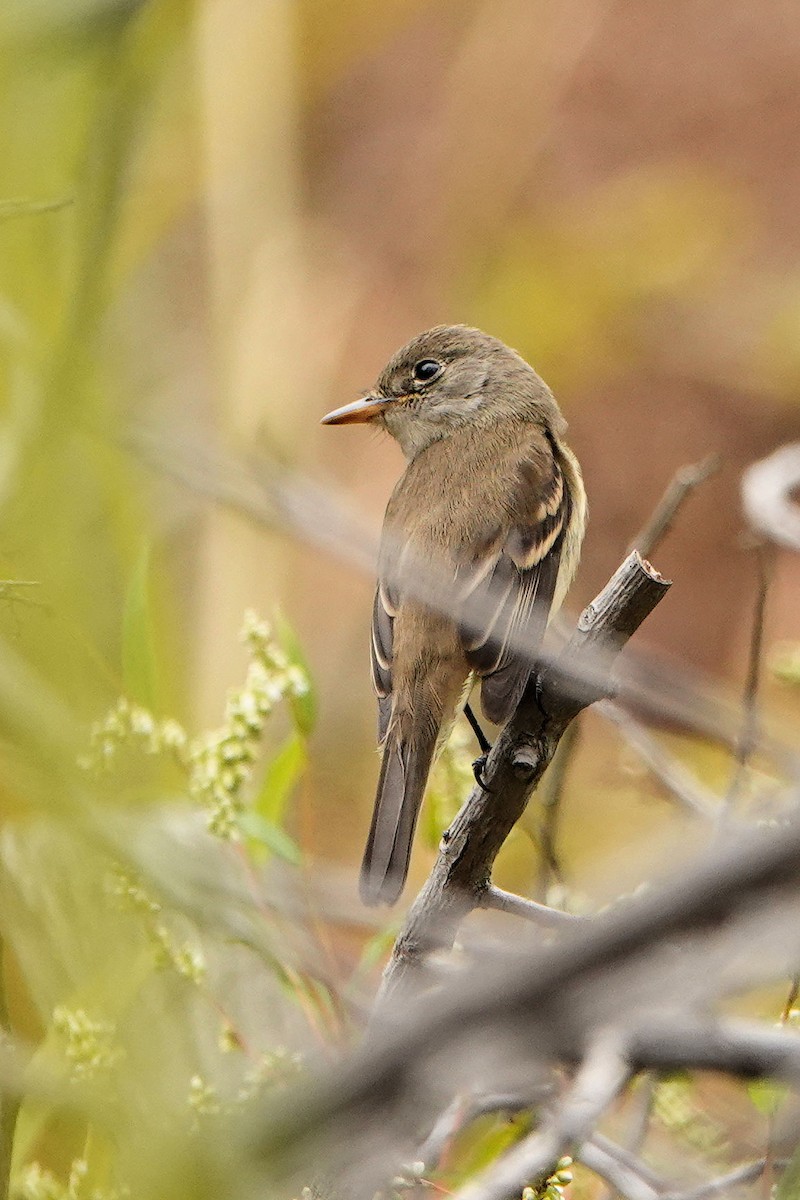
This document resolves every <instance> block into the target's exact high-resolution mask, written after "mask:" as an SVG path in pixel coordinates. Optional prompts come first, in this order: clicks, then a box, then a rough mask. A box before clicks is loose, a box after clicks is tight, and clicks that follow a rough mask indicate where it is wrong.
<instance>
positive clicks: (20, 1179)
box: [11, 1158, 131, 1200]
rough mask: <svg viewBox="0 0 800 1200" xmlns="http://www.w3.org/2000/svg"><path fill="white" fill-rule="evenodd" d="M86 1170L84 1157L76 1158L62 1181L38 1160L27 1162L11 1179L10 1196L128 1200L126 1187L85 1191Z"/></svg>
mask: <svg viewBox="0 0 800 1200" xmlns="http://www.w3.org/2000/svg"><path fill="white" fill-rule="evenodd" d="M88 1171H89V1166H88V1163H87V1162H86V1159H84V1158H76V1159H74V1160H73V1162H72V1166H71V1167H70V1172H69V1179H68V1180H67V1182H66V1183H61V1181H60V1180H58V1179H56V1177H55V1175H53V1174H52V1172H51V1171H48V1170H46V1169H45V1168H44V1167H42V1166H41V1165H40V1164H39V1163H38V1162H34V1163H30V1164H29V1165H28V1166H27V1167H24V1168H23V1169H22V1170H21V1171H20V1172H19V1174H18V1176H17V1177H16V1179H15V1180H14V1186H13V1187H12V1189H11V1195H12V1198H13V1200H129V1198H130V1194H131V1193H130V1189H129V1188H127V1187H123V1188H98V1187H92V1188H89V1189H88V1190H87V1188H86V1186H85V1183H86V1176H87V1174H88Z"/></svg>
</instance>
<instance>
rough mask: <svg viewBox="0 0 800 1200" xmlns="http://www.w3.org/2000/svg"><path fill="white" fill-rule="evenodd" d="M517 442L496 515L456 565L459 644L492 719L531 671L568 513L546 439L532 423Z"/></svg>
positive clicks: (510, 706) (505, 714)
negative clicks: (460, 586) (467, 557)
mask: <svg viewBox="0 0 800 1200" xmlns="http://www.w3.org/2000/svg"><path fill="white" fill-rule="evenodd" d="M522 450H523V453H522V456H521V458H520V459H519V465H518V468H517V471H516V479H515V482H514V486H513V487H512V489H511V491H510V494H509V495H508V496H507V497H506V498H505V513H504V515H503V519H502V521H501V522H499V523H498V526H497V527H496V528H495V529H494V530H491V531H488V532H487V536H486V537H485V538H482V539H481V548H480V549H479V550H478V551H477V552H476V554H475V555H474V556H473V557H472V559H471V561H470V562H469V563H468V564H464V566H463V567H460V568H459V580H460V581H461V580H463V583H464V593H463V595H464V600H463V606H462V608H461V612H460V616H459V629H460V633H461V639H462V645H463V647H464V653H465V656H466V659H467V662H468V663H469V665H470V666H471V667H472V669H473V670H474V671H476V672H477V674H478V675H479V676H480V677H481V679H482V683H481V706H482V708H483V711H484V713H485V714H486V716H487V717H488V718H489V720H490V721H494V722H496V723H498V724H499V723H501V722H503V721H506V720H508V718H509V717H510V716H511V715H512V713H513V712H514V709H515V708H516V706H517V704H518V703H519V701H520V698H521V696H522V693H523V691H524V689H525V685H526V684H527V682H528V679H529V678H530V674H531V668H532V666H533V661H534V657H535V655H536V652H537V650H538V648H539V643H540V642H541V639H542V636H543V635H544V631H545V627H546V625H547V620H548V616H549V613H550V608H551V605H552V602H553V595H554V593H555V590H556V581H557V579H558V571H559V564H560V560H561V549H562V546H563V542H564V534H565V531H566V529H567V527H568V525H569V520H570V513H571V497H570V494H569V488H568V485H567V481H566V480H565V478H564V474H563V472H562V470H561V466H560V465H559V462H558V458H557V456H556V452H555V449H554V446H553V444H552V442H551V441H550V439H549V438H547V437H546V436H545V435H544V434H542V433H541V432H539V431H538V430H536V431H533V432H532V433H531V435H530V439H529V442H528V444H527V445H526V446H524V447H523V448H522ZM521 646H522V647H524V653H520V647H521Z"/></svg>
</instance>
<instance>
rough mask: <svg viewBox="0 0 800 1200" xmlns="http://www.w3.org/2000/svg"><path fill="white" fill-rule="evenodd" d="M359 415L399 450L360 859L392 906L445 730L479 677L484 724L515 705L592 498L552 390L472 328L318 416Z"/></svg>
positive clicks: (371, 893)
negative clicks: (371, 791)
mask: <svg viewBox="0 0 800 1200" xmlns="http://www.w3.org/2000/svg"><path fill="white" fill-rule="evenodd" d="M364 421H370V422H373V423H374V424H376V425H378V426H381V427H382V428H384V429H386V430H388V432H389V433H390V434H391V435H392V436H393V437H395V438H396V439H397V441H398V442H399V443H400V446H401V448H402V450H403V452H404V454H405V456H406V458H407V459H408V466H407V467H406V470H405V473H404V474H403V476H402V478H401V479H400V481H399V483H398V484H397V486H396V488H395V489H394V492H393V493H392V497H391V499H390V501H389V505H388V507H387V509H386V518H385V521H384V528H383V536H382V540H381V552H380V558H379V565H378V576H379V581H378V588H377V591H376V593H375V603H374V607H373V613H372V681H373V684H374V687H375V691H376V692H377V695H378V710H379V712H378V735H379V740H380V742H381V744H382V746H383V761H382V765H381V772H380V778H379V781H378V794H377V797H376V800H375V811H374V813H373V816H372V826H371V828H370V832H369V839H368V841H367V848H366V851H365V854H364V862H363V865H362V868H361V896H362V899H363V900H364V902H365V903H366V904H380V903H384V904H393V903H394V901H395V900H396V899H397V898H398V896H399V895H400V893H401V891H402V890H403V885H404V883H405V879H406V875H407V873H408V862H409V858H410V856H411V841H412V838H413V836H414V827H415V825H416V822H417V815H418V813H419V809H420V805H421V803H422V796H423V792H424V791H425V784H426V782H427V778H428V772H429V770H430V767H431V762H432V760H433V757H434V751H435V749H436V745H437V741H438V740H439V738H440V736H441V734H442V730H443V729H444V730H445V731H446V730H447V729H449V727H450V723H451V722H452V719H453V714H454V712H455V711H456V708H457V706H458V704H459V702H460V700H462V699H463V698H464V697H465V696H466V694H467V690H468V686H469V684H468V681H469V682H470V683H471V681H472V680H473V679H475V678H478V679H480V681H481V706H482V708H483V711H484V713H485V715H486V716H487V717H488V719H489V720H490V721H494V722H495V723H497V724H501V723H502V722H504V721H507V720H508V718H509V717H510V716H511V715H512V714H513V712H514V709H515V708H516V706H517V704H518V703H519V700H520V698H521V696H522V693H523V691H524V690H525V686H526V684H527V682H528V680H529V678H530V675H531V669H532V664H533V660H534V658H535V655H536V651H537V649H538V646H539V643H540V641H541V638H542V635H543V633H544V630H545V627H546V625H547V621H548V619H549V616H550V615H551V614H552V613H553V612H555V611H556V609H557V608H558V607H559V605H560V604H561V601H562V600H563V598H564V594H565V592H566V590H567V588H568V587H569V584H570V582H571V580H572V577H573V575H574V573H575V568H576V566H577V564H578V557H579V554H580V546H581V541H582V538H583V531H584V526H585V524H586V494H585V492H584V489H583V481H582V479H581V472H580V468H579V466H578V463H577V461H576V459H575V457H574V455H573V454H572V452H571V451H570V450H569V449H568V448H567V446H566V445H565V444H564V441H563V436H564V432H565V430H566V422H565V421H564V418H563V417H562V415H561V412H560V410H559V407H558V405H557V403H556V401H555V399H554V398H553V395H552V393H551V392H550V389H549V388H548V387H547V385H546V384H545V383H544V382H543V381H542V380H541V379H540V378H539V376H538V375H537V374H536V372H535V371H533V370H532V368H531V367H529V366H528V364H527V363H526V362H525V361H524V360H523V359H522V358H521V357H520V356H519V355H518V354H517V353H516V352H515V351H514V350H510V349H509V348H508V346H505V345H503V343H502V342H499V341H498V340H497V339H496V338H493V337H489V335H488V334H485V333H481V331H480V330H478V329H469V328H468V327H466V326H463V325H454V326H444V325H442V326H437V327H436V328H435V329H429V330H428V331H427V332H426V333H421V334H420V335H419V336H418V337H415V338H414V339H413V341H411V342H409V343H408V345H407V346H404V347H403V349H402V350H399V351H398V352H397V354H395V356H394V357H393V358H392V359H391V361H390V362H389V363H388V365H387V366H386V367H385V368H384V370H383V371H382V372H381V375H380V377H379V378H378V382H377V384H376V385H375V387H374V388H373V389H372V391H370V392H369V394H368V395H366V396H364V397H363V398H362V399H361V400H356V401H354V402H353V403H352V404H346V405H345V406H344V408H337V409H336V410H335V411H334V412H331V413H328V415H327V416H326V417H323V423H324V424H327V425H345V424H349V423H351V422H364ZM404 555H405V558H406V565H407V568H408V570H407V573H406V579H407V580H409V581H410V580H411V578H412V575H411V572H413V571H417V572H418V573H419V572H422V571H424V570H425V567H426V564H429V565H430V571H431V573H432V575H435V578H436V579H439V580H443V581H445V582H446V584H447V587H446V589H444V590H443V592H442V603H441V604H440V605H436V606H428V605H427V604H425V603H422V602H421V601H420V600H419V599H418V598H415V593H416V595H417V596H418V595H419V591H420V589H419V588H416V589H414V587H413V585H412V584H411V583H410V582H408V583H407V586H406V587H404V582H403V578H404V577H403V557H404ZM429 594H430V593H429Z"/></svg>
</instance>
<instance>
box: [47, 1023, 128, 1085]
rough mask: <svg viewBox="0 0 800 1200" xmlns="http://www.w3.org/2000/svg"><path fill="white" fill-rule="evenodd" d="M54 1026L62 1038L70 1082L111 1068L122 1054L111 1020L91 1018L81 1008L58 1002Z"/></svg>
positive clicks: (87, 1077)
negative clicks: (68, 1066)
mask: <svg viewBox="0 0 800 1200" xmlns="http://www.w3.org/2000/svg"><path fill="white" fill-rule="evenodd" d="M53 1029H54V1030H55V1032H56V1033H57V1034H58V1035H59V1037H60V1038H61V1040H62V1043H63V1050H64V1054H65V1056H66V1059H67V1061H68V1062H69V1064H70V1071H71V1076H72V1080H73V1082H76V1083H77V1082H79V1081H83V1080H86V1079H91V1078H93V1077H94V1076H96V1075H99V1074H102V1073H105V1072H108V1071H111V1070H113V1068H114V1067H115V1066H116V1065H117V1063H118V1062H119V1061H120V1059H121V1058H122V1057H123V1054H124V1051H123V1049H122V1047H121V1046H119V1045H117V1044H116V1040H115V1039H116V1034H117V1029H116V1026H115V1024H114V1022H113V1021H102V1020H93V1019H92V1018H91V1017H90V1016H89V1014H88V1013H87V1012H86V1011H85V1009H83V1008H74V1009H71V1008H66V1007H65V1006H64V1005H59V1007H58V1008H56V1009H55V1010H54V1011H53Z"/></svg>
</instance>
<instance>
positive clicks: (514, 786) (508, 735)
mask: <svg viewBox="0 0 800 1200" xmlns="http://www.w3.org/2000/svg"><path fill="white" fill-rule="evenodd" d="M670 586H671V584H670V582H669V580H666V579H663V578H662V576H661V575H659V573H658V572H657V571H656V570H655V569H654V568H653V567H652V566H651V565H650V564H649V563H648V562H646V561H645V560H644V559H643V558H642V557H641V556H640V555H639V554H638V552H637V551H635V550H634V551H633V552H632V553H631V554H629V555H628V557H627V558H626V559H625V561H624V562H623V563H622V565H621V566H620V567H619V569H618V570H617V571H616V572H615V574H614V575H613V576H612V578H611V579H610V580H609V582H608V583H607V584H606V586H605V587H604V588H603V590H602V591H601V592H600V594H599V595H598V596H597V597H596V598H595V599H594V600H593V601H592V603H591V604H589V605H588V607H587V608H586V609H584V611H583V613H582V614H581V616H580V619H579V621H578V624H577V627H576V629H575V631H574V633H573V635H572V637H571V638H570V640H569V642H568V643H567V645H566V647H565V648H564V650H563V651H562V653H561V654H560V655H559V657H558V658H557V659H556V660H555V662H553V663H552V664H549V665H548V666H546V667H545V668H544V669H543V670H542V671H541V672H540V673H539V674H538V675H536V676H535V677H534V680H533V681H532V684H531V685H530V686H529V688H528V690H527V691H526V693H525V695H524V696H523V698H522V700H521V702H520V704H519V706H518V708H517V711H516V712H515V714H514V716H513V717H512V718H511V720H510V721H509V722H508V724H507V725H506V726H505V728H504V729H503V731H502V733H501V734H500V736H499V738H498V739H497V741H496V742H495V745H494V747H493V749H492V751H491V753H490V755H489V758H488V760H487V763H486V768H485V771H484V777H483V784H484V786H483V787H481V786H476V787H474V788H473V790H472V792H471V793H470V795H469V797H468V798H467V800H466V802H465V803H464V805H463V807H462V808H461V811H460V812H459V813H458V815H457V816H456V818H455V820H454V821H453V823H452V825H451V826H450V828H449V829H448V830H447V831H446V833H445V834H444V836H443V838H442V842H441V845H440V848H439V855H438V858H437V859H436V862H435V864H434V867H433V870H432V871H431V874H430V876H429V877H428V880H427V882H426V883H425V885H424V886H423V888H422V890H421V891H420V893H419V895H418V896H417V898H416V900H415V901H414V903H413V904H412V906H411V909H410V910H409V913H408V916H407V918H406V921H405V924H404V926H403V928H402V930H401V932H400V934H399V936H398V938H397V941H396V942H395V945H394V949H393V951H392V955H391V958H390V960H389V963H388V965H387V967H386V971H385V972H384V977H383V983H382V986H381V991H380V994H379V997H378V1007H379V1008H380V1007H381V1006H382V1005H383V1004H384V1003H385V1002H387V1001H389V1000H392V999H395V998H396V997H397V995H398V993H399V992H401V991H403V990H404V988H405V987H406V986H407V985H411V984H412V982H413V980H414V978H415V977H416V976H418V974H419V972H420V970H421V968H422V966H423V958H424V956H425V955H426V954H428V953H429V952H431V951H433V950H443V949H449V948H450V947H451V946H452V944H453V941H454V939H455V936H456V932H457V930H458V927H459V925H460V923H461V921H462V920H463V919H464V917H465V916H466V915H467V914H468V913H469V912H471V911H472V910H473V909H475V908H481V907H484V908H500V909H503V910H505V911H509V912H515V913H517V914H518V915H523V916H527V917H528V918H530V919H532V920H538V921H541V922H542V923H551V924H552V923H555V922H557V921H558V920H559V919H560V920H564V921H567V920H571V918H569V917H568V916H567V914H560V913H557V912H555V911H554V910H552V909H548V908H546V907H545V906H543V905H539V904H534V903H533V902H532V901H526V900H523V899H522V898H521V897H517V896H510V895H508V894H507V893H505V892H501V891H500V890H499V889H497V888H495V887H494V885H493V884H492V882H491V873H492V867H493V865H494V861H495V858H496V857H497V854H498V852H499V850H500V848H501V846H502V845H503V843H504V842H505V840H506V838H507V837H508V835H509V833H510V832H511V830H512V829H513V827H514V825H515V824H516V822H517V821H518V820H519V818H520V817H521V816H522V813H523V812H524V810H525V806H526V804H527V803H528V800H529V798H530V796H531V793H532V792H533V790H534V789H535V787H536V786H537V784H538V783H539V780H540V779H541V778H542V775H543V774H544V772H545V770H546V769H547V767H548V765H549V764H550V762H551V760H552V758H553V755H554V753H555V751H556V748H557V746H558V743H559V741H560V740H561V737H562V736H563V734H564V732H565V730H566V729H567V727H568V726H569V724H570V722H571V721H573V720H574V719H575V717H576V716H577V715H578V713H579V712H581V710H582V709H584V708H586V707H587V706H588V705H589V704H591V703H592V702H593V701H595V700H597V699H599V698H601V697H602V696H605V695H608V693H609V690H610V682H609V678H608V668H609V664H610V661H611V660H612V659H613V658H614V657H616V655H617V654H618V653H619V651H620V650H621V649H622V648H623V646H624V645H625V644H626V642H627V641H628V639H629V638H630V637H631V636H632V634H634V633H635V632H636V630H637V629H638V628H639V626H640V625H641V623H642V621H644V619H645V618H646V617H647V616H649V614H650V613H651V612H652V611H653V609H654V608H655V607H656V605H657V604H658V603H659V602H660V601H661V600H662V599H663V597H664V596H665V595H666V593H667V591H668V590H669V588H670ZM599 659H602V662H603V670H602V671H600V672H598V670H597V662H598V660H599Z"/></svg>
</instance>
